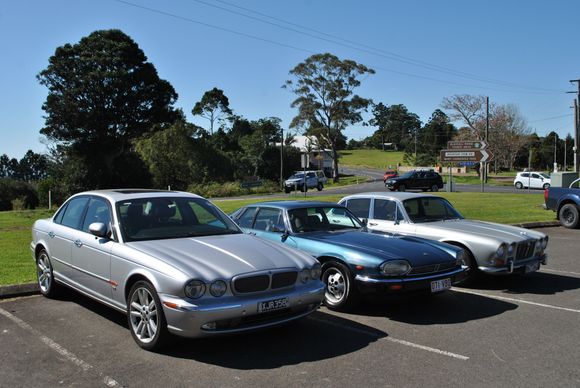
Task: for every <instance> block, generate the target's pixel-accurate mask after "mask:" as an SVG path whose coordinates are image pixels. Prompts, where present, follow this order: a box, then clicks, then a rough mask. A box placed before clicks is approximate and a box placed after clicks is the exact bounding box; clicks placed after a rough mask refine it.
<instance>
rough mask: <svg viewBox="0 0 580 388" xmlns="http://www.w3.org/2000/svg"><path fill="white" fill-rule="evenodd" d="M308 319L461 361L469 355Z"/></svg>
mask: <svg viewBox="0 0 580 388" xmlns="http://www.w3.org/2000/svg"><path fill="white" fill-rule="evenodd" d="M309 319H311V320H313V321H317V322H321V323H324V324H325V325H332V326H335V327H338V328H340V329H346V330H350V331H354V332H356V333H360V334H364V335H368V336H371V337H376V338H377V339H378V340H386V341H390V342H394V343H397V344H400V345H405V346H409V347H412V348H416V349H421V350H425V351H427V352H431V353H436V354H440V355H443V356H447V357H453V358H456V359H458V360H462V361H467V360H469V357H467V356H463V355H461V354H457V353H452V352H448V351H446V350H441V349H437V348H432V347H430V346H425V345H419V344H416V343H414V342H409V341H405V340H401V339H397V338H393V337H391V336H386V337H382V336H381V335H379V334H377V333H375V332H373V331H371V330H364V329H359V328H356V327H350V326H348V325H343V324H341V323H336V322H333V321H330V320H327V319H321V318H314V317H312V316H310V317H309Z"/></svg>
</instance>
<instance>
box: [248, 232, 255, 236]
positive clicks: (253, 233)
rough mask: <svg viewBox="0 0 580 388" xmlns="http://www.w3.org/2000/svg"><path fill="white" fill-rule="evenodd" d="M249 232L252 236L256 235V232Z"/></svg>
mask: <svg viewBox="0 0 580 388" xmlns="http://www.w3.org/2000/svg"><path fill="white" fill-rule="evenodd" d="M248 234H249V235H250V236H255V235H256V232H248Z"/></svg>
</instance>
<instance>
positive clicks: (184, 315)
mask: <svg viewBox="0 0 580 388" xmlns="http://www.w3.org/2000/svg"><path fill="white" fill-rule="evenodd" d="M324 288H325V287H324V283H322V282H320V281H316V282H309V283H307V284H305V285H300V286H298V287H295V288H294V289H291V290H286V291H277V292H269V293H264V294H260V295H251V296H229V297H222V298H211V299H210V298H202V299H200V303H199V304H197V305H196V304H193V303H191V301H187V300H185V299H182V298H178V297H174V296H171V295H167V294H160V295H159V298H160V299H161V303H162V305H163V312H164V313H165V319H166V321H167V328H168V329H169V331H170V332H171V333H173V334H175V335H178V336H182V337H204V336H210V335H216V334H228V333H238V332H243V331H248V330H256V329H261V328H265V327H269V326H275V325H279V324H283V323H286V322H290V321H293V320H295V319H299V318H302V317H305V316H307V315H309V314H311V313H313V312H314V311H316V310H317V309H318V307H319V306H320V303H321V302H322V300H323V298H324ZM279 298H288V308H286V309H284V310H274V311H271V312H266V313H261V314H259V313H258V303H260V302H265V301H270V300H274V299H279ZM167 304H169V305H172V306H176V307H169V306H168V305H167ZM204 325H205V327H204Z"/></svg>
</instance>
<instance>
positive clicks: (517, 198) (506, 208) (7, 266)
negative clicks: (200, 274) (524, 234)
mask: <svg viewBox="0 0 580 388" xmlns="http://www.w3.org/2000/svg"><path fill="white" fill-rule="evenodd" d="M437 195H440V196H442V197H445V198H447V199H449V200H450V201H451V203H453V204H454V205H455V207H456V208H457V209H458V210H459V211H460V212H461V213H462V214H463V215H464V216H465V217H466V218H472V219H479V220H484V221H493V222H500V223H504V224H513V223H521V222H532V221H552V220H554V219H555V216H554V213H553V212H551V211H545V210H544V209H543V208H542V204H543V203H544V198H543V195H542V194H541V193H538V194H505V193H444V192H440V193H437ZM340 198H342V195H325V196H317V197H312V196H307V197H306V199H307V200H316V201H330V202H336V201H338V200H339V199H340ZM288 199H289V198H288V197H272V198H271V199H269V200H272V201H274V200H288ZM290 199H304V197H303V196H296V197H293V198H290ZM260 201H262V200H256V199H252V198H248V199H242V200H223V199H222V200H220V199H216V200H214V201H213V202H214V203H215V204H216V205H217V206H219V207H220V208H221V209H222V210H223V211H224V212H226V213H231V212H233V211H234V210H236V209H238V208H239V207H241V206H244V205H247V204H251V203H255V202H260ZM51 214H52V213H51V212H49V211H48V210H27V211H9V212H0V285H5V284H16V283H24V282H29V281H34V280H35V273H34V263H33V261H32V259H31V256H30V250H29V244H30V239H31V234H30V228H31V227H32V224H33V222H34V220H36V219H38V218H46V217H49V216H50V215H51Z"/></svg>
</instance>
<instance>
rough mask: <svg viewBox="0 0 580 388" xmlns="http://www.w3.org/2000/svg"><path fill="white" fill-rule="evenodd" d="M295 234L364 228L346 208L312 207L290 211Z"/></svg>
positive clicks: (289, 215)
mask: <svg viewBox="0 0 580 388" xmlns="http://www.w3.org/2000/svg"><path fill="white" fill-rule="evenodd" d="M288 218H289V220H290V225H291V226H292V231H293V232H294V233H304V232H316V231H333V230H341V229H359V228H361V227H362V225H361V224H360V222H359V221H358V220H357V219H356V218H355V216H354V215H353V214H352V213H351V212H349V211H348V210H347V209H344V208H342V207H341V208H336V207H310V208H298V209H292V210H289V211H288Z"/></svg>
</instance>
